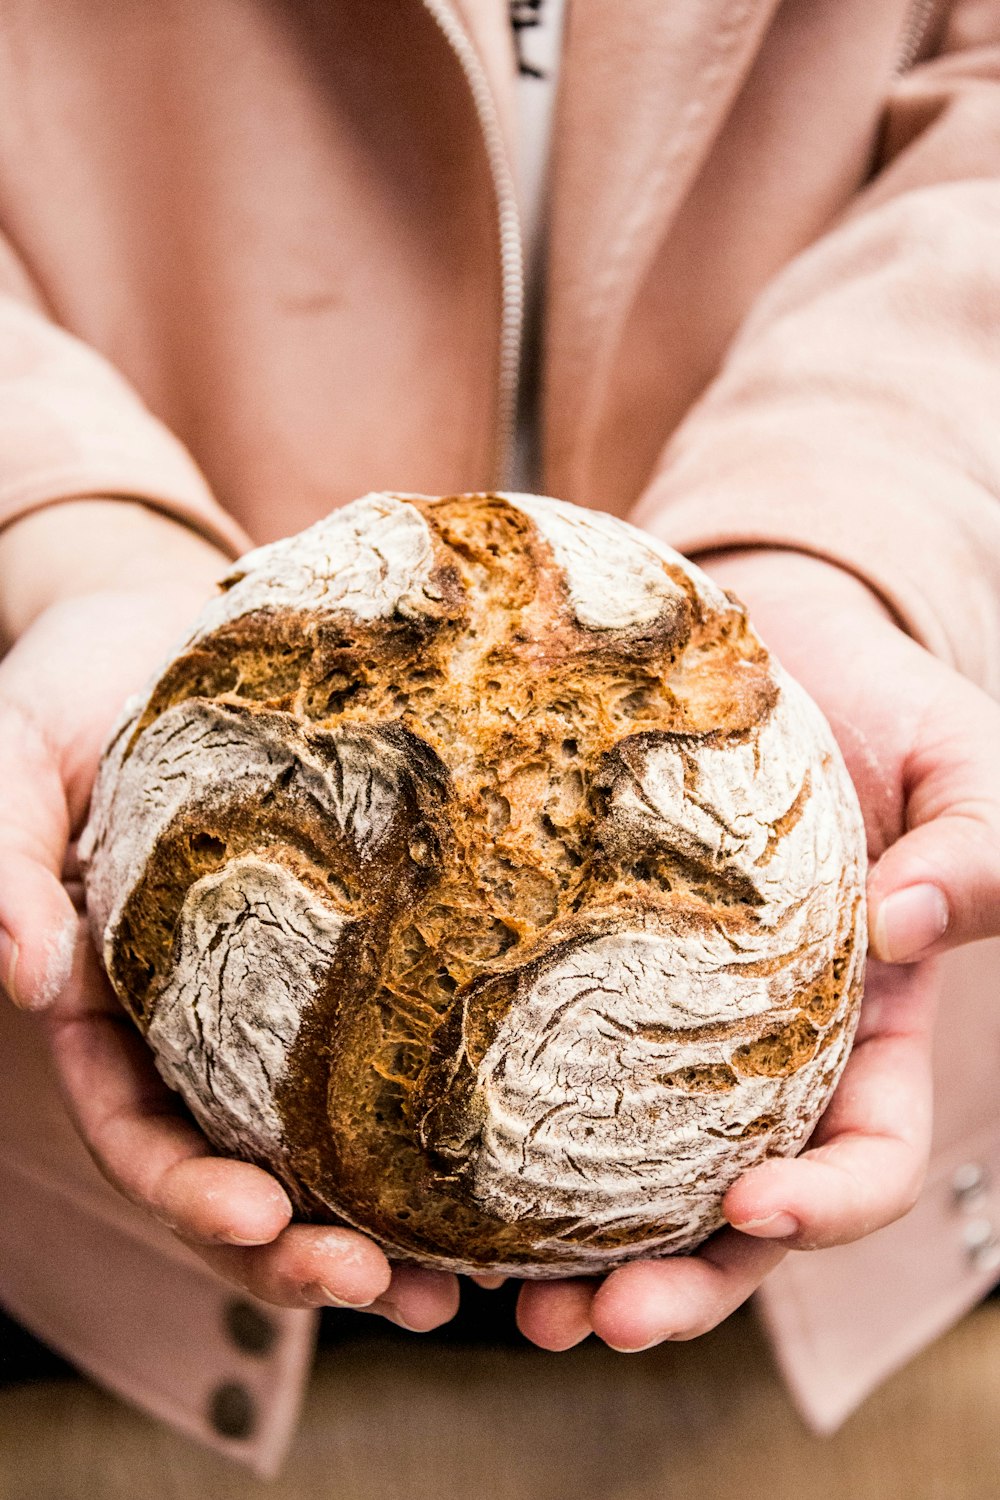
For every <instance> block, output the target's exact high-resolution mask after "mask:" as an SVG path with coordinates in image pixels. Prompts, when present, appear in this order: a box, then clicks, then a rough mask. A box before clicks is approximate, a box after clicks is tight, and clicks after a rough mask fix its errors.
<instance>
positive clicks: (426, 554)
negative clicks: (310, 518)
mask: <svg viewBox="0 0 1000 1500" xmlns="http://www.w3.org/2000/svg"><path fill="white" fill-rule="evenodd" d="M435 572H436V569H435V555H434V547H433V544H432V540H431V533H430V530H429V528H428V526H427V523H426V521H425V520H424V518H423V517H422V516H421V514H420V512H419V511H418V510H416V509H415V508H414V506H412V505H408V504H406V503H405V502H404V501H401V500H398V499H396V498H395V496H393V495H383V494H371V495H365V496H364V497H363V498H362V499H360V500H356V501H355V502H354V503H353V504H352V505H348V506H345V507H344V508H343V509H341V510H337V511H334V512H333V513H332V515H329V516H327V517H325V518H324V519H323V520H322V521H317V522H316V524H315V525H314V526H310V527H308V529H307V530H305V531H301V532H299V533H298V534H297V535H295V536H292V537H285V538H283V539H282V540H281V541H277V542H271V543H269V544H268V545H267V546H265V547H258V548H257V549H256V550H255V551H253V552H248V553H247V554H246V555H245V556H244V557H242V558H240V560H239V562H238V563H236V565H235V566H234V568H233V570H232V572H231V573H230V574H229V575H228V576H227V578H226V579H224V580H223V588H224V589H225V592H224V593H222V594H221V595H220V596H219V597H218V598H217V599H215V600H214V601H213V602H212V603H211V604H209V606H208V607H207V608H206V609H205V610H204V611H203V613H202V616H201V619H200V622H199V627H198V630H197V632H196V635H195V639H198V638H201V637H204V636H208V635H211V634H212V632H213V631H215V630H218V629H219V627H220V626H221V625H224V624H225V623H227V622H228V621H232V620H236V619H239V618H240V617H242V616H244V615H248V614H252V613H254V612H255V611H256V610H259V609H266V610H277V609H289V608H291V609H295V610H299V611H301V610H309V611H319V612H321V613H334V612H336V613H340V612H345V613H348V614H351V615H353V616H354V617H355V618H356V619H358V620H366V621H370V620H376V619H385V618H387V617H389V616H391V615H399V616H400V617H401V618H402V619H408V618H413V617H419V616H421V615H427V614H431V615H433V614H435V613H436V612H437V611H438V610H439V609H440V607H441V603H442V597H443V591H442V587H441V583H440V580H439V579H438V578H436V577H435Z"/></svg>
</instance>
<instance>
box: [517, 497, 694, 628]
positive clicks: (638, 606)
mask: <svg viewBox="0 0 1000 1500" xmlns="http://www.w3.org/2000/svg"><path fill="white" fill-rule="evenodd" d="M500 498H502V499H504V500H506V501H507V502H508V503H509V504H510V505H512V506H514V507H515V508H516V509H517V510H521V511H523V512H524V514H525V515H527V516H530V517H531V519H532V521H533V522H534V524H535V526H536V527H537V528H538V530H539V532H540V533H541V535H542V536H543V537H544V538H545V540H546V541H547V542H548V544H549V546H550V547H551V548H552V552H553V555H554V557H555V561H556V564H557V566H558V567H559V569H560V570H561V572H562V574H563V577H564V578H565V581H566V586H567V589H568V591H569V598H570V603H571V605H572V608H573V613H574V615H575V616H576V619H577V621H578V622H579V624H580V625H582V626H583V627H584V628H585V629H587V630H616V631H620V630H628V629H631V628H634V627H636V626H643V625H651V624H652V623H653V621H655V620H658V619H659V618H660V617H661V616H664V615H667V616H668V617H669V616H672V615H675V614H677V613H679V612H681V611H683V610H684V608H685V606H686V604H687V599H688V595H687V592H686V590H685V589H683V588H681V587H680V586H679V585H678V584H677V582H675V580H674V579H673V578H672V577H671V576H670V573H669V572H668V571H667V569H666V568H665V567H664V566H663V562H664V559H663V556H662V554H661V555H659V556H658V555H657V554H656V553H655V552H654V551H653V549H652V548H651V547H650V546H649V545H648V544H647V542H646V540H645V538H644V537H643V536H642V533H641V532H639V531H637V530H635V529H633V528H631V527H627V526H624V525H623V524H622V523H621V522H619V521H616V520H615V518H614V517H613V516H606V515H603V514H602V513H601V512H600V511H588V512H584V513H582V514H581V512H580V510H579V509H578V508H577V507H575V506H570V505H566V504H564V503H563V502H562V501H559V500H551V499H543V498H540V497H539V496H537V495H519V494H503V495H501V496H500ZM674 559H676V564H678V565H680V564H681V562H682V560H681V558H680V557H679V555H677V554H674V558H673V559H671V561H674Z"/></svg>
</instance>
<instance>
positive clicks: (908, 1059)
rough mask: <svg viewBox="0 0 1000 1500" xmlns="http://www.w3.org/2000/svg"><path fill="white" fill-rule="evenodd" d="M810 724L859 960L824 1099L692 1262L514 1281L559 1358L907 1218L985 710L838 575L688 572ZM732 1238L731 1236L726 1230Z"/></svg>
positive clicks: (725, 561) (694, 1316)
mask: <svg viewBox="0 0 1000 1500" xmlns="http://www.w3.org/2000/svg"><path fill="white" fill-rule="evenodd" d="M703 566H705V568H706V571H708V572H710V573H712V575H713V576H714V577H715V578H716V579H717V580H718V581H719V582H720V583H722V584H723V585H724V586H725V587H729V588H732V589H733V591H734V592H735V593H737V594H738V595H739V597H740V598H741V599H743V601H744V602H745V603H746V604H747V606H748V607H749V610H750V617H751V619H752V620H753V622H754V624H755V625H756V627H757V629H758V631H759V632H760V634H761V635H762V636H763V638H764V639H765V641H766V642H767V644H768V646H769V647H770V648H771V649H772V650H773V651H774V653H775V655H776V656H777V657H778V659H779V660H780V661H781V662H782V664H783V665H784V666H785V667H787V669H788V670H789V671H790V672H791V673H792V674H793V676H796V677H797V678H798V679H799V681H800V682H802V683H803V685H804V686H805V687H806V688H807V689H808V690H809V691H810V692H811V694H812V695H813V697H814V698H815V699H816V701H817V702H818V703H819V705H820V706H821V708H822V709H823V710H824V712H825V713H826V715H827V717H828V719H829V721H830V724H831V726H832V728H833V730H834V733H835V735H836V737H837V739H838V742H839V744H840V746H841V749H842V751H843V753H844V757H845V759H846V761H847V765H848V769H849V770H850V773H851V776H852V778H853V780H854V783H855V786H856V788H857V790H858V795H859V797H860V800H861V804H862V809H863V812H864V816H865V824H866V827H867V830H868V845H869V859H870V863H871V873H870V876H869V881H868V897H869V938H870V949H871V953H872V954H873V955H874V958H875V961H874V962H871V963H870V965H869V972H868V979H867V983H866V987H865V998H864V1002H863V1006H862V1013H861V1022H860V1026H859V1030H858V1034H857V1038H856V1041H855V1044H854V1048H853V1051H852V1054H851V1057H850V1060H849V1062H848V1065H847V1068H846V1070H845V1072H844V1075H843V1078H842V1079H841V1082H840V1085H839V1087H838V1089H837V1092H836V1094H835V1096H834V1098H833V1100H832V1101H831V1104H830V1106H829V1108H828V1109H827V1111H826V1113H825V1115H824V1116H823V1118H822V1120H821V1121H820V1123H819V1126H818V1128H817V1130H816V1132H815V1134H814V1135H813V1137H812V1140H811V1142H810V1146H809V1149H808V1150H806V1151H805V1152H803V1153H802V1155H800V1156H799V1157H797V1158H795V1159H793V1160H779V1159H772V1160H770V1161H767V1162H763V1163H761V1165H760V1166H758V1167H755V1168H754V1169H753V1170H752V1171H750V1172H747V1173H746V1174H745V1175H744V1176H743V1177H742V1178H740V1180H739V1181H738V1182H737V1183H735V1184H734V1185H733V1187H732V1188H731V1189H730V1190H729V1192H728V1193H727V1195H726V1197H725V1200H724V1202H723V1211H724V1213H725V1216H726V1218H727V1219H728V1221H729V1223H730V1225H732V1226H734V1227H732V1228H729V1229H727V1230H724V1231H722V1232H720V1233H719V1234H717V1235H715V1236H713V1237H712V1238H711V1239H710V1240H709V1241H708V1242H707V1243H706V1244H705V1245H704V1246H703V1247H702V1248H701V1249H700V1250H699V1251H698V1252H697V1253H696V1254H694V1255H692V1256H687V1257H677V1258H673V1259H666V1260H660V1261H639V1262H634V1263H632V1264H630V1265H628V1266H624V1267H622V1268H620V1269H619V1270H617V1271H614V1272H612V1273H611V1274H610V1275H609V1276H607V1277H606V1278H604V1279H603V1280H590V1279H581V1280H571V1281H563V1282H547V1283H546V1282H540V1283H527V1284H526V1285H525V1286H524V1287H523V1288H522V1290H521V1293H520V1297H519V1302H518V1322H519V1325H520V1327H521V1329H522V1331H523V1332H524V1333H525V1334H526V1336H527V1337H528V1338H530V1339H532V1340H533V1341H534V1342H535V1343H537V1344H540V1345H541V1346H542V1347H544V1348H548V1349H563V1348H568V1347H570V1346H571V1345H572V1344H575V1343H577V1342H579V1340H580V1339H582V1338H585V1337H586V1336H587V1334H588V1333H590V1332H592V1331H593V1332H596V1333H597V1334H598V1336H599V1337H601V1338H602V1339H603V1340H604V1341H605V1342H606V1343H608V1344H610V1345H611V1346H612V1347H614V1348H619V1349H628V1350H635V1349H639V1348H644V1347H647V1346H648V1345H649V1344H651V1343H659V1342H660V1341H662V1340H663V1339H666V1338H673V1339H684V1338H692V1337H694V1336H696V1335H697V1334H699V1333H703V1332H706V1331H707V1330H708V1329H710V1328H712V1327H714V1326H715V1325H716V1324H717V1323H719V1322H721V1321H722V1319H723V1318H725V1317H727V1316H728V1314H729V1313H730V1312H732V1311H733V1310H734V1309H735V1308H736V1307H737V1306H739V1304H740V1303H741V1302H743V1301H744V1300H745V1299H746V1297H748V1296H749V1295H750V1293H751V1292H753V1291H754V1290H755V1289H756V1287H757V1286H758V1285H759V1284H760V1282H761V1281H762V1280H763V1278H764V1277H765V1276H766V1275H767V1273H768V1272H769V1271H770V1270H771V1269H772V1267H773V1266H775V1265H776V1264H777V1263H778V1261H779V1260H780V1259H781V1258H782V1257H783V1255H784V1254H785V1253H786V1252H787V1250H789V1249H800V1250H805V1249H817V1248H821V1247H823V1246H829V1245H838V1244H845V1243H847V1242H849V1241H851V1240H855V1239H859V1238H861V1237H862V1236H864V1235H867V1234H870V1233H871V1232H872V1231H873V1230H876V1229H878V1228H881V1227H882V1226H883V1225H885V1224H888V1223H891V1222H892V1221H893V1220H894V1219H896V1218H899V1217H900V1216H901V1215H902V1214H904V1213H906V1212H907V1211H908V1209H909V1208H910V1207H911V1206H912V1204H913V1202H914V1201H915V1199H916V1196H917V1194H918V1193H919V1190H920V1187H921V1185H922V1182H923V1177H924V1174H925V1170H926V1164H927V1156H928V1151H929V1145H930V1124H931V1028H932V1022H933V1015H934V1007H935V1000H936V965H935V963H934V961H933V960H934V957H935V955H937V954H939V953H942V952H944V951H945V950H946V949H947V948H949V947H952V946H954V945H955V944H958V943H964V942H971V941H973V940H975V939H977V938H985V937H990V936H997V935H1000V770H998V768H997V764H996V759H995V755H996V752H995V747H996V745H997V744H998V743H1000V707H998V705H997V704H996V703H995V702H994V701H993V699H991V698H989V697H988V696H987V695H986V694H985V693H983V692H981V691H980V690H979V689H978V688H976V687H975V686H973V685H972V684H971V683H970V682H968V681H967V680H966V679H964V678H962V677H961V676H959V675H958V674H957V673H956V672H954V671H952V670H950V669H949V668H948V667H946V666H945V665H943V664H942V663H941V662H939V661H937V660H936V659H935V658H933V657H932V656H930V655H929V654H928V653H927V652H926V651H924V650H922V649H921V648H920V647H919V646H918V645H916V644H915V643H914V642H913V641H912V640H911V639H910V638H909V637H908V636H906V635H905V634H904V633H903V632H902V631H901V630H899V629H898V628H897V626H896V625H895V624H894V623H893V621H892V619H891V618H890V616H889V615H888V613H887V611H886V610H885V609H884V608H883V607H882V605H881V604H880V603H879V601H878V600H877V599H876V598H875V596H874V595H872V594H871V593H870V592H869V590H868V589H867V588H866V587H865V586H864V585H863V584H862V583H861V582H859V581H858V580H857V579H855V578H853V577H852V576H850V575H848V574H845V573H843V572H841V571H840V570H839V569H837V568H835V567H833V566H832V565H829V564H826V563H823V562H821V561H820V560H818V559H815V558H811V557H807V556H804V555H801V554H798V553H792V552H763V551H762V552H745V553H732V554H728V555H726V556H723V555H719V556H717V557H715V558H713V559H710V560H705V561H703ZM737 1231H739V1232H737Z"/></svg>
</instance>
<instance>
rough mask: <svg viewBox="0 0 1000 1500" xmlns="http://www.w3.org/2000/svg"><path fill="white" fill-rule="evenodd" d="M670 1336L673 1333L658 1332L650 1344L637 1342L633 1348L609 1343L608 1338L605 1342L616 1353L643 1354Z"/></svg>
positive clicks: (671, 1336)
mask: <svg viewBox="0 0 1000 1500" xmlns="http://www.w3.org/2000/svg"><path fill="white" fill-rule="evenodd" d="M669 1338H673V1334H672V1333H658V1334H657V1335H656V1338H655V1339H650V1341H649V1343H648V1344H636V1345H635V1346H634V1348H631V1349H630V1348H628V1347H627V1346H626V1345H625V1344H612V1343H609V1342H608V1340H607V1339H605V1340H604V1342H605V1343H606V1344H607V1345H608V1348H609V1349H613V1350H614V1351H615V1353H616V1354H643V1353H644V1352H645V1351H646V1350H647V1349H652V1348H653V1346H654V1344H662V1343H665V1341H666V1340H667V1339H669Z"/></svg>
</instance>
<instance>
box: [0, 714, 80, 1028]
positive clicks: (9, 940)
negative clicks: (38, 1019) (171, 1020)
mask: <svg viewBox="0 0 1000 1500" xmlns="http://www.w3.org/2000/svg"><path fill="white" fill-rule="evenodd" d="M68 827H69V820H68V813H67V809H66V799H65V795H64V792H63V787H62V782H61V780H60V777H59V774H58V771H57V769H56V766H55V764H54V761H53V758H52V756H51V754H50V752H49V750H48V747H47V746H46V744H45V742H44V739H43V736H42V733H41V731H40V730H39V729H38V728H37V727H36V726H35V725H34V724H33V723H32V721H31V720H30V718H28V717H27V716H26V715H25V714H24V713H23V712H22V711H21V710H20V709H19V708H17V707H16V706H15V705H13V704H11V703H10V702H7V701H4V700H3V698H2V697H0V983H2V985H3V987H4V989H5V990H6V991H7V993H8V995H9V996H10V998H11V999H12V1000H13V1001H14V1003H15V1004H16V1005H20V1006H22V1007H24V1008H25V1009H28V1010H37V1009H43V1008H45V1007H47V1006H49V1005H51V1004H52V1003H53V1001H54V1000H55V998H56V996H57V995H58V994H59V992H60V990H61V989H62V988H63V986H64V985H65V983H66V981H67V979H68V977H69V973H70V969H71V967H72V963H73V953H74V947H75V944H76V940H77V932H78V927H79V923H78V920H77V915H76V912H75V911H74V909H73V903H72V901H71V900H70V898H69V896H68V895H67V893H66V891H65V890H64V889H63V887H62V884H61V882H60V879H59V875H60V871H61V869H62V862H63V857H64V854H65V850H66V841H67V836H68Z"/></svg>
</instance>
